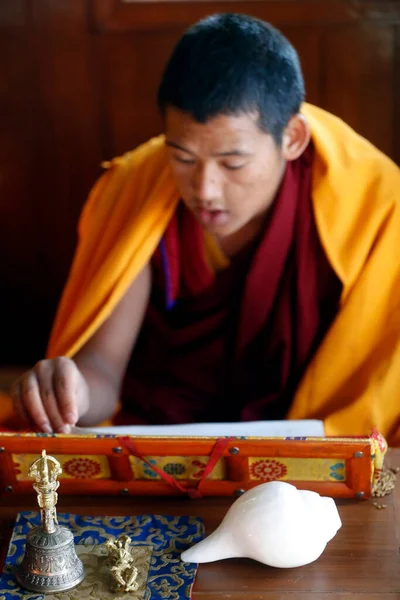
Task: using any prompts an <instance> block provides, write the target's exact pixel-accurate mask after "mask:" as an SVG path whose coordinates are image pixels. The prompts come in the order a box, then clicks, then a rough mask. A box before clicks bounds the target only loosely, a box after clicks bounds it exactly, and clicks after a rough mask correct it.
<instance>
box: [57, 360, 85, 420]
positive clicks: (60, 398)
mask: <svg viewBox="0 0 400 600" xmlns="http://www.w3.org/2000/svg"><path fill="white" fill-rule="evenodd" d="M80 378H81V377H80V374H79V372H78V369H77V367H76V365H75V363H74V362H73V361H72V360H70V359H69V358H66V357H64V356H60V357H59V358H56V359H55V360H54V373H53V386H54V391H55V394H56V396H57V402H58V407H59V411H60V413H61V415H62V417H63V419H64V422H65V423H68V424H69V425H76V422H77V421H78V417H79V415H78V394H79V392H80V390H79V383H80Z"/></svg>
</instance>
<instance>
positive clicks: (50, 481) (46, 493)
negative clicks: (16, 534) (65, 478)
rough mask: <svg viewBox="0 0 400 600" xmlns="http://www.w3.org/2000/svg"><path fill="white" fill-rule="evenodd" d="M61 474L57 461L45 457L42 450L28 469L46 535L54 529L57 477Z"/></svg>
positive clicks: (44, 451) (58, 483)
mask: <svg viewBox="0 0 400 600" xmlns="http://www.w3.org/2000/svg"><path fill="white" fill-rule="evenodd" d="M61 473H62V468H61V465H60V463H59V462H58V460H56V459H55V458H53V457H52V456H47V454H46V450H42V456H41V457H40V458H38V459H37V460H35V462H34V463H33V464H32V465H31V467H30V469H29V473H28V475H29V477H31V478H32V479H34V480H35V483H34V484H33V488H34V489H35V490H36V492H37V500H38V504H39V506H40V509H41V511H40V512H41V517H42V526H43V529H44V531H46V532H47V533H53V532H54V531H55V529H56V525H57V524H58V521H57V512H56V504H57V500H58V494H57V493H56V490H57V489H58V487H59V485H60V482H59V481H58V480H57V477H58V476H59V475H60V474H61Z"/></svg>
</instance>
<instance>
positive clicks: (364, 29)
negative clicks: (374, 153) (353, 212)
mask: <svg viewBox="0 0 400 600" xmlns="http://www.w3.org/2000/svg"><path fill="white" fill-rule="evenodd" d="M394 42H395V28H394V27H393V26H390V25H385V24H363V25H360V26H357V27H356V26H354V25H351V26H344V27H333V28H331V29H328V30H327V32H326V34H325V76H324V80H325V85H324V86H323V87H324V89H323V98H322V99H321V104H323V105H324V107H326V108H327V109H328V110H329V111H331V112H333V113H335V114H337V115H338V116H340V117H342V118H343V119H345V120H346V119H347V120H348V121H351V125H352V126H353V127H354V129H356V130H357V131H359V132H360V133H362V134H363V135H364V136H365V137H367V138H368V139H370V140H373V141H374V143H375V144H376V145H377V146H378V147H379V148H380V149H381V150H383V151H384V152H385V153H386V154H391V153H392V151H393V149H394V136H393V122H394V106H393V104H394V94H393V84H394V80H393V65H394ZM383 111H384V118H383V114H382V112H383Z"/></svg>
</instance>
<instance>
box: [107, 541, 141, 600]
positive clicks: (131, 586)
mask: <svg viewBox="0 0 400 600" xmlns="http://www.w3.org/2000/svg"><path fill="white" fill-rule="evenodd" d="M131 542H132V540H131V538H130V537H129V535H126V534H122V535H120V536H119V537H118V538H115V539H111V538H110V539H108V540H107V541H106V542H105V544H104V545H105V547H106V548H107V550H108V556H109V565H110V575H111V577H112V578H113V579H114V581H115V582H116V591H124V592H132V591H136V590H137V589H138V587H139V584H138V582H137V581H136V579H137V576H138V570H137V568H136V567H135V565H134V564H133V556H132V553H131V549H130V545H131Z"/></svg>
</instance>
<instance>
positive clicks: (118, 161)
mask: <svg viewBox="0 0 400 600" xmlns="http://www.w3.org/2000/svg"><path fill="white" fill-rule="evenodd" d="M165 158H166V155H165V136H164V135H159V136H157V137H153V138H150V139H149V140H147V141H146V142H143V143H142V144H140V145H139V146H136V148H134V149H132V150H129V151H128V152H125V153H124V154H122V155H120V156H115V157H114V158H112V159H111V160H106V161H104V162H102V165H101V166H102V167H103V168H104V169H107V170H110V169H111V170H116V169H118V168H119V169H124V170H126V171H129V170H131V169H134V168H136V167H138V166H145V165H146V164H151V163H153V162H160V161H162V162H165Z"/></svg>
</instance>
